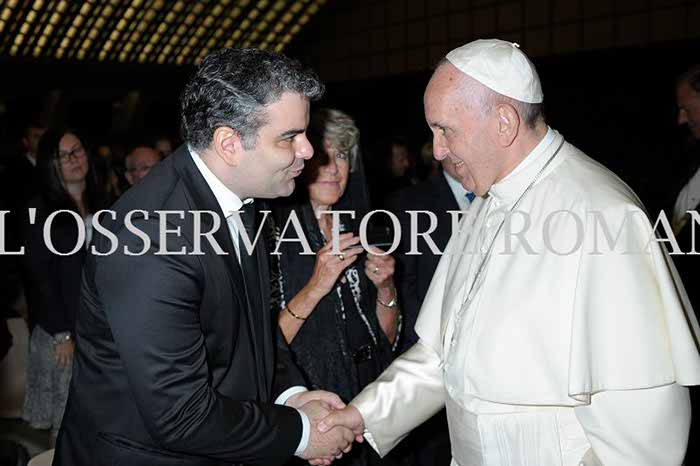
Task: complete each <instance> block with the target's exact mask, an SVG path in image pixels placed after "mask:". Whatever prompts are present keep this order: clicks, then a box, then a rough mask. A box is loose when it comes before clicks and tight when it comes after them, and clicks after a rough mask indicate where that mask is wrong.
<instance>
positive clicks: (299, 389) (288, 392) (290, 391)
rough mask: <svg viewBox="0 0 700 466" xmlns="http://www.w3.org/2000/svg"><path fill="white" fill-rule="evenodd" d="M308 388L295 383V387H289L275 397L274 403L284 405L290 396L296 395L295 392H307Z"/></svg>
mask: <svg viewBox="0 0 700 466" xmlns="http://www.w3.org/2000/svg"><path fill="white" fill-rule="evenodd" d="M308 391H309V390H308V389H307V388H306V387H302V386H301V385H297V386H295V387H289V388H288V389H286V390H285V391H283V392H282V394H281V395H280V396H278V397H277V399H276V400H275V404H276V405H286V404H287V400H289V399H290V398H291V397H293V396H294V395H296V394H297V393H301V392H308Z"/></svg>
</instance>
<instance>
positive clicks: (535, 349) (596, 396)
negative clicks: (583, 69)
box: [315, 40, 700, 466]
mask: <svg viewBox="0 0 700 466" xmlns="http://www.w3.org/2000/svg"><path fill="white" fill-rule="evenodd" d="M542 100H543V94H542V89H541V85H540V81H539V78H538V76H537V72H536V71H535V68H534V66H533V65H532V63H531V62H530V61H529V60H528V59H527V57H526V56H525V55H524V54H523V53H522V52H521V51H520V50H519V48H518V46H517V44H511V43H508V42H504V41H500V40H478V41H475V42H471V43H469V44H467V45H464V46H462V47H460V48H457V49H455V50H453V51H451V52H450V53H449V54H447V56H446V58H445V59H444V60H443V61H442V62H441V63H440V64H439V66H438V68H437V70H436V71H435V73H434V74H433V77H432V79H431V80H430V83H429V84H428V87H427V89H426V91H425V96H424V104H425V116H426V120H427V122H428V124H429V125H430V128H431V129H432V131H433V135H434V140H433V143H434V155H435V158H437V159H438V160H442V159H443V158H446V157H449V158H450V159H452V161H454V162H455V164H456V165H457V171H458V173H459V175H460V177H461V181H462V184H463V185H464V187H465V188H466V189H467V190H468V191H473V192H474V193H476V194H477V195H478V196H481V198H477V199H476V201H475V203H474V204H473V206H472V208H471V209H470V211H469V214H468V215H467V216H466V217H465V219H464V220H463V221H462V223H461V225H460V232H459V233H456V234H454V235H453V237H452V239H451V240H450V243H449V245H448V247H447V250H446V252H445V254H444V255H443V257H442V259H441V261H440V264H439V266H438V269H437V271H436V273H435V276H434V278H433V281H432V284H431V286H430V290H429V292H428V296H427V297H426V300H425V302H424V304H423V307H422V309H421V313H420V316H419V318H418V322H417V324H416V332H417V334H418V335H419V337H420V340H419V342H418V343H417V344H416V345H414V346H413V347H412V348H411V349H410V350H408V351H407V352H406V353H404V355H403V356H401V357H400V358H398V359H397V360H396V361H395V362H394V363H393V364H392V365H391V366H390V367H389V368H388V369H387V370H386V371H385V372H384V373H383V374H382V375H381V376H380V378H379V379H378V380H377V381H376V382H374V383H372V384H371V385H369V386H368V387H367V388H365V390H364V391H363V392H362V393H360V395H359V396H357V397H356V398H355V399H354V400H353V401H352V402H351V403H350V405H349V407H348V408H346V409H345V410H342V411H335V412H333V413H331V414H330V415H329V417H328V418H326V419H325V420H324V421H323V422H322V423H321V425H320V426H319V428H320V429H321V430H325V429H327V428H329V427H330V426H333V425H340V424H343V425H346V426H348V427H351V428H352V429H353V430H354V431H355V433H356V434H358V435H360V434H363V435H364V437H365V438H366V439H367V440H368V441H369V442H370V444H371V445H372V446H373V447H374V449H375V450H377V452H378V453H379V454H380V455H382V456H384V455H386V454H387V453H388V452H389V451H390V450H391V449H392V448H393V447H394V446H395V445H396V444H397V443H398V442H399V441H400V440H401V439H402V438H404V437H405V436H406V434H407V433H408V432H409V431H410V430H411V429H413V428H415V427H416V426H418V425H419V424H421V423H422V422H424V421H425V420H427V419H428V418H430V417H431V416H432V415H433V414H435V413H436V412H437V411H438V410H440V409H441V408H442V407H443V406H446V407H447V416H448V420H449V427H450V437H451V440H452V455H453V464H454V465H458V466H482V465H483V466H507V465H508V466H513V465H530V466H555V465H556V466H560V465H562V466H569V465H572V466H573V465H577V466H578V465H585V466H591V465H600V464H604V465H614V466H621V465H630V466H632V465H634V466H645V465H649V466H661V465H678V464H681V463H682V461H683V457H684V453H685V450H686V446H687V441H688V429H689V425H690V401H689V397H688V389H687V388H686V387H685V386H686V385H695V384H698V383H700V357H699V355H698V347H697V343H696V342H697V341H698V340H697V335H699V334H700V332H699V331H698V323H697V321H696V320H695V317H694V315H693V312H692V309H691V308H690V306H689V305H688V304H687V297H686V294H685V290H684V288H683V285H682V284H681V283H680V281H679V280H678V278H677V274H676V272H675V269H674V268H673V266H672V265H670V261H669V258H668V255H667V253H666V251H665V248H664V247H662V246H661V245H660V243H659V241H657V240H655V239H654V235H653V227H652V225H651V223H650V221H649V220H648V218H647V216H646V214H645V213H644V208H643V206H642V204H641V202H640V200H639V199H638V198H637V196H636V195H635V194H634V192H633V191H632V190H631V189H630V188H629V187H628V186H627V185H626V184H625V183H624V182H622V181H621V180H620V179H619V178H618V177H617V176H615V175H614V174H613V173H612V172H610V171H609V170H608V169H606V168H605V167H603V166H602V165H600V164H599V163H597V162H595V161H594V160H592V159H591V158H589V157H588V156H586V155H585V154H583V153H582V152H581V151H579V150H578V149H576V147H574V146H572V145H571V144H569V143H567V142H566V141H565V139H564V137H563V136H562V135H561V134H559V133H558V132H557V131H555V130H553V129H551V128H549V127H548V126H547V125H546V123H545V122H544V118H543V116H542V113H541V103H542ZM508 212H511V214H510V215H506V213H508ZM361 439H362V437H361V436H359V437H358V440H361ZM315 464H321V463H315Z"/></svg>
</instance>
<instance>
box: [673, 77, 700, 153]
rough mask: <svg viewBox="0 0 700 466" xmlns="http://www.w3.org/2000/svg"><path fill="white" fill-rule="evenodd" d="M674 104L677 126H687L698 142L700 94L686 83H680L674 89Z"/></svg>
mask: <svg viewBox="0 0 700 466" xmlns="http://www.w3.org/2000/svg"><path fill="white" fill-rule="evenodd" d="M676 103H677V104H678V124H679V125H688V129H689V130H690V134H691V136H692V137H693V139H695V140H700V93H698V92H695V91H694V90H693V88H692V87H690V84H688V83H687V82H682V83H681V84H679V85H678V87H677V88H676Z"/></svg>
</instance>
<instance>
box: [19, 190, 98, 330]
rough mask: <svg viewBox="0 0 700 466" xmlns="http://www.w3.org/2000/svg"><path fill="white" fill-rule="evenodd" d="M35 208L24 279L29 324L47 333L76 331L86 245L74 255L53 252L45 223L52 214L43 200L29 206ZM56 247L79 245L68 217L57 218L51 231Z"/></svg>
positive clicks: (66, 248) (69, 248)
mask: <svg viewBox="0 0 700 466" xmlns="http://www.w3.org/2000/svg"><path fill="white" fill-rule="evenodd" d="M29 205H30V206H31V207H33V208H36V209H37V210H36V212H37V217H36V221H35V222H34V224H32V225H29V227H28V228H27V233H26V235H23V236H25V237H26V245H25V254H24V256H21V259H22V277H23V280H22V281H23V283H24V288H25V294H26V297H27V305H28V308H29V321H30V322H31V324H32V326H34V325H39V326H41V327H42V328H43V329H44V330H45V331H46V332H47V333H49V334H51V335H53V334H56V333H59V332H73V327H74V324H75V315H76V313H77V311H78V307H79V304H80V281H81V278H80V277H81V275H82V271H83V262H84V261H85V256H86V250H85V245H84V244H83V247H81V248H80V249H78V250H77V251H76V252H75V253H74V254H70V255H58V254H54V253H53V252H51V251H50V250H49V248H48V246H47V245H46V242H45V240H44V224H45V222H46V217H48V215H50V214H51V212H50V211H49V210H48V209H47V208H46V206H45V204H44V202H43V201H42V200H41V198H36V199H34V200H33V201H31V202H30V204H29ZM50 237H51V242H52V244H53V247H54V248H55V249H56V250H57V251H59V252H61V253H67V252H70V251H72V250H73V249H74V248H75V247H76V245H77V244H78V226H77V225H76V222H75V219H73V218H72V217H70V216H69V215H68V214H61V215H57V216H56V217H54V220H53V222H52V224H51V231H50Z"/></svg>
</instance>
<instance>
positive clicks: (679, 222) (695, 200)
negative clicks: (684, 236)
mask: <svg viewBox="0 0 700 466" xmlns="http://www.w3.org/2000/svg"><path fill="white" fill-rule="evenodd" d="M698 204H700V169H698V170H697V171H696V172H695V174H694V175H693V176H692V178H690V180H688V182H687V183H686V185H685V186H683V189H681V192H680V193H678V198H677V199H676V203H675V205H674V206H673V222H672V224H671V225H672V227H673V233H675V234H678V232H679V231H681V228H683V226H684V225H685V224H686V223H688V220H689V218H690V215H689V214H688V213H687V211H689V210H693V209H695V208H696V207H697V206H698Z"/></svg>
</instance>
